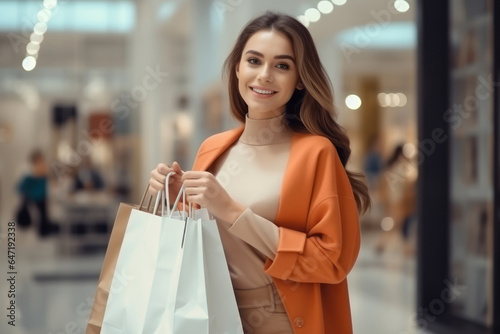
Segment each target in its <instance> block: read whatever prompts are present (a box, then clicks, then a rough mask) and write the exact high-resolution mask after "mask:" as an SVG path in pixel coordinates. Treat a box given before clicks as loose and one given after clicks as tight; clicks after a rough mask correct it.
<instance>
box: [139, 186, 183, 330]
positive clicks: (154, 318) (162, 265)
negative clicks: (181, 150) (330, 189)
mask: <svg viewBox="0 0 500 334" xmlns="http://www.w3.org/2000/svg"><path fill="white" fill-rule="evenodd" d="M167 178H168V176H167ZM168 193H169V192H168V181H167V182H166V189H165V194H166V196H167V216H166V217H164V218H163V221H162V229H161V234H160V248H159V252H158V257H157V262H156V270H155V273H154V277H153V284H152V288H151V294H150V298H149V302H148V306H147V310H146V317H145V320H144V326H143V330H142V333H147V334H154V333H162V334H163V333H172V330H173V323H172V315H173V310H174V303H173V302H171V301H172V300H175V299H174V298H175V293H176V291H175V290H176V289H177V286H178V284H179V274H180V266H181V261H182V258H183V247H182V243H183V240H184V233H185V229H186V219H187V215H185V210H183V211H182V215H181V214H180V212H178V211H177V212H175V211H173V212H170V211H169V210H170V209H169V208H170V203H169V200H168ZM181 193H182V194H183V197H184V198H183V205H184V203H186V193H185V191H184V186H183V187H181V190H180V192H179V194H178V195H177V199H176V201H175V203H174V205H173V207H174V208H176V207H177V203H178V201H179V198H180V195H181ZM163 211H164V210H163V208H162V212H163Z"/></svg>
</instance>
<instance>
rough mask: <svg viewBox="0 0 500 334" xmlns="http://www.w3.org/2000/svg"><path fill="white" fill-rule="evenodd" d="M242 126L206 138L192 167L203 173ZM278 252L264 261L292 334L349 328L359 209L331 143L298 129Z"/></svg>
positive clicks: (334, 333) (346, 332)
mask: <svg viewBox="0 0 500 334" xmlns="http://www.w3.org/2000/svg"><path fill="white" fill-rule="evenodd" d="M243 129H244V126H239V127H237V128H234V129H232V130H229V131H225V132H222V133H219V134H216V135H213V136H211V137H209V138H207V139H206V140H205V141H204V142H203V143H202V144H201V146H200V149H199V150H198V154H197V155H196V158H195V162H194V165H193V170H197V171H206V170H207V169H208V168H209V167H210V166H211V165H212V163H213V162H214V161H215V160H216V159H217V157H219V156H220V155H221V154H222V153H223V152H224V151H225V150H226V149H228V148H229V147H230V146H231V145H232V144H233V143H234V142H235V141H236V140H237V139H238V138H239V137H240V135H241V133H242V132H243ZM274 223H275V224H276V225H277V226H279V228H280V237H279V244H278V250H277V255H276V257H275V259H274V261H272V260H271V259H267V262H266V263H265V266H264V270H265V272H266V273H267V274H268V275H270V276H271V277H272V278H273V281H274V283H275V285H276V287H277V289H278V291H279V293H280V296H281V298H282V300H283V304H284V306H285V308H286V311H287V314H288V317H289V319H290V322H291V324H292V326H293V328H294V332H295V334H299V333H304V334H350V333H352V323H351V311H350V305H349V295H348V290H347V279H346V276H347V274H348V273H349V271H350V270H351V269H352V267H353V265H354V263H355V261H356V258H357V256H358V252H359V247H360V230H359V219H358V211H357V208H356V202H355V200H354V197H353V192H352V188H351V185H350V183H349V179H348V178H347V175H346V172H345V169H344V167H343V166H342V163H341V161H340V159H339V157H338V154H337V150H336V149H335V147H334V145H333V144H332V143H331V142H330V141H329V140H328V139H327V138H326V137H323V136H317V135H312V134H299V133H295V134H294V135H293V137H292V142H291V151H290V156H289V160H288V164H287V167H286V170H285V173H284V177H283V183H282V188H281V196H280V200H279V209H278V214H277V217H276V220H275V222H274Z"/></svg>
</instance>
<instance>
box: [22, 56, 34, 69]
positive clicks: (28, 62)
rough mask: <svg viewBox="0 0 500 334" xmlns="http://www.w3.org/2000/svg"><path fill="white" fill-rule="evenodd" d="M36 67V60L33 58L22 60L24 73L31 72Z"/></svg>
mask: <svg viewBox="0 0 500 334" xmlns="http://www.w3.org/2000/svg"><path fill="white" fill-rule="evenodd" d="M35 66H36V59H35V57H33V56H28V57H26V58H24V60H23V68H24V70H26V71H31V70H33V69H34V68H35Z"/></svg>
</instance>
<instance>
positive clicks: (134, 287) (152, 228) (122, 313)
mask: <svg viewBox="0 0 500 334" xmlns="http://www.w3.org/2000/svg"><path fill="white" fill-rule="evenodd" d="M169 176H170V175H169ZM167 182H168V180H167ZM167 184H168V183H167ZM160 196H161V198H162V201H161V202H162V212H164V209H163V208H164V201H163V197H164V192H160V193H159V194H158V196H157V199H156V204H155V208H154V210H153V212H156V211H157V207H158V203H159V198H160ZM178 199H179V196H178V198H177V201H176V204H175V205H177V202H178ZM166 223H169V226H168V228H169V229H170V231H171V233H169V234H168V236H169V237H170V238H171V240H174V241H175V240H177V244H180V242H181V241H182V237H183V233H184V225H185V224H184V221H182V220H180V219H173V218H172V213H170V214H169V216H156V215H154V214H151V213H148V212H143V211H139V210H136V209H133V210H132V212H131V214H130V218H129V221H128V224H127V229H126V230H125V235H124V238H123V243H122V246H121V248H120V253H119V255H118V260H117V263H116V268H115V272H114V275H113V280H112V283H111V289H110V293H109V297H108V301H107V304H106V310H105V312H104V318H103V322H102V329H101V333H102V334H128V333H130V334H137V333H141V332H142V329H143V326H144V322H145V319H146V312H147V310H148V305H149V300H150V296H151V291H152V289H153V287H157V285H158V283H155V282H154V278H155V272H156V270H157V258H158V254H159V251H160V248H161V246H162V245H164V243H165V242H168V241H167V240H165V238H164V236H163V233H162V230H163V229H164V227H165V225H166ZM162 237H163V238H162ZM153 293H154V292H153Z"/></svg>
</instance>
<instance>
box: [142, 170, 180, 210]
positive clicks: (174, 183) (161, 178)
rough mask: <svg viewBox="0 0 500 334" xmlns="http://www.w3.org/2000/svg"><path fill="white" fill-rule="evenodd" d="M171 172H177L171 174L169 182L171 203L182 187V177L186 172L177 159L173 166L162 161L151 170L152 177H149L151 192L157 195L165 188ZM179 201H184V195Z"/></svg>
mask: <svg viewBox="0 0 500 334" xmlns="http://www.w3.org/2000/svg"><path fill="white" fill-rule="evenodd" d="M170 172H174V173H175V174H172V175H171V176H170V179H169V182H168V183H169V185H168V196H169V200H170V203H171V204H173V203H174V201H175V199H176V198H177V194H178V193H179V191H180V189H181V187H182V181H181V177H182V175H183V174H184V171H183V170H182V169H181V166H179V164H178V163H177V161H174V163H173V164H172V167H170V166H169V165H167V164H164V163H160V164H158V166H156V168H155V169H153V170H152V171H151V178H150V179H149V192H150V193H152V194H153V195H156V194H157V193H158V191H160V190H163V189H165V180H166V178H167V175H168V173H170ZM179 201H180V202H182V197H181V199H180V200H179Z"/></svg>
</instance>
